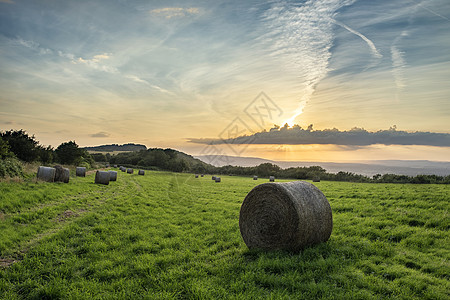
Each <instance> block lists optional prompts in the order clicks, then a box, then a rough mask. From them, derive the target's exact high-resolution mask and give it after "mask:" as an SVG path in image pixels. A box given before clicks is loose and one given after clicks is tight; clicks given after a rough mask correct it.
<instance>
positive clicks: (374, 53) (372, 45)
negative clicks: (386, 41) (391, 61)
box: [333, 20, 383, 59]
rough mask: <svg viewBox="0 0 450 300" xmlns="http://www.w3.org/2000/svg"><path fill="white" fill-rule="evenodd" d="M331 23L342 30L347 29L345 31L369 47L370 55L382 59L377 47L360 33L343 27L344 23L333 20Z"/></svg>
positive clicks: (345, 26)
mask: <svg viewBox="0 0 450 300" xmlns="http://www.w3.org/2000/svg"><path fill="white" fill-rule="evenodd" d="M333 22H334V23H335V24H337V25H339V26H341V27H342V28H345V29H347V30H348V31H350V32H351V33H353V34H355V35H357V36H359V37H360V38H362V39H363V40H364V41H365V42H366V43H367V45H368V46H369V48H370V50H371V52H372V55H373V56H374V57H375V58H377V59H379V58H382V57H383V55H381V54H380V52H378V50H377V47H375V44H374V43H373V42H372V41H371V40H370V39H368V38H367V37H366V36H365V35H363V34H362V33H360V32H358V31H356V30H354V29H352V28H350V27H348V26H347V25H345V24H344V23H341V22H339V21H336V20H333Z"/></svg>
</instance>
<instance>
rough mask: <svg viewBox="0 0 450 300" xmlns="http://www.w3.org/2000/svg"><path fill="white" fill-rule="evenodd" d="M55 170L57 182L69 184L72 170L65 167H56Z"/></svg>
mask: <svg viewBox="0 0 450 300" xmlns="http://www.w3.org/2000/svg"><path fill="white" fill-rule="evenodd" d="M53 168H55V182H64V183H68V182H69V178H70V170H69V169H67V168H64V167H63V166H60V165H56V166H54V167H53Z"/></svg>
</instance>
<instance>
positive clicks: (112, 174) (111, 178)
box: [108, 171, 117, 181]
mask: <svg viewBox="0 0 450 300" xmlns="http://www.w3.org/2000/svg"><path fill="white" fill-rule="evenodd" d="M108 172H109V181H117V171H108Z"/></svg>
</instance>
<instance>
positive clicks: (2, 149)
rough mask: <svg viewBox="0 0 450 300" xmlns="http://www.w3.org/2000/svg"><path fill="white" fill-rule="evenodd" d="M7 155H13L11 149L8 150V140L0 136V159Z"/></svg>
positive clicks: (7, 156)
mask: <svg viewBox="0 0 450 300" xmlns="http://www.w3.org/2000/svg"><path fill="white" fill-rule="evenodd" d="M9 157H14V154H13V153H12V152H11V151H9V145H8V142H6V141H4V140H3V139H2V138H1V137H0V159H5V158H9Z"/></svg>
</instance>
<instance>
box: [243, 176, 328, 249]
mask: <svg viewBox="0 0 450 300" xmlns="http://www.w3.org/2000/svg"><path fill="white" fill-rule="evenodd" d="M332 228H333V218H332V213H331V207H330V204H329V203H328V200H327V198H326V197H325V195H324V194H323V193H322V192H321V191H320V190H319V189H318V188H317V187H316V186H314V185H313V184H311V183H308V182H305V181H293V182H285V183H264V184H260V185H258V186H256V187H255V188H253V189H252V190H251V191H250V192H249V193H248V194H247V196H246V197H245V199H244V202H243V203H242V206H241V210H240V213H239V229H240V231H241V235H242V238H243V239H244V242H245V244H246V245H247V247H249V248H250V249H253V248H258V249H265V250H289V251H299V250H301V249H304V248H305V247H307V246H310V245H315V244H318V243H322V242H326V241H327V240H328V239H329V237H330V235H331V231H332Z"/></svg>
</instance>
